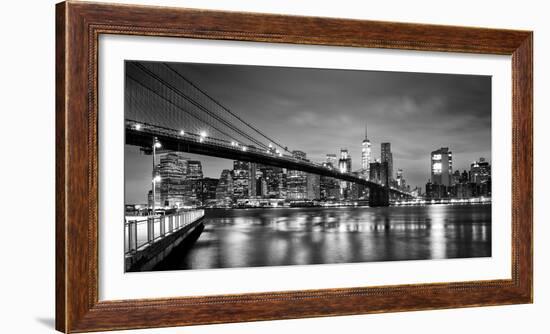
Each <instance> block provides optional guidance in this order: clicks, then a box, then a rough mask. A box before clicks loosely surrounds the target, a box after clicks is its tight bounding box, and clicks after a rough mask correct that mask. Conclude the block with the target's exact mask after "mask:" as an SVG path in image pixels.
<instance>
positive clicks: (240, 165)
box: [233, 160, 250, 199]
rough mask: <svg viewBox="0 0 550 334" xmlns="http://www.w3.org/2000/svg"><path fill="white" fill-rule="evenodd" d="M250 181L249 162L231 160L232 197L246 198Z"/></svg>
mask: <svg viewBox="0 0 550 334" xmlns="http://www.w3.org/2000/svg"><path fill="white" fill-rule="evenodd" d="M249 182H250V163H248V162H245V161H238V160H235V161H233V198H234V199H239V198H248V194H249V193H248V191H249Z"/></svg>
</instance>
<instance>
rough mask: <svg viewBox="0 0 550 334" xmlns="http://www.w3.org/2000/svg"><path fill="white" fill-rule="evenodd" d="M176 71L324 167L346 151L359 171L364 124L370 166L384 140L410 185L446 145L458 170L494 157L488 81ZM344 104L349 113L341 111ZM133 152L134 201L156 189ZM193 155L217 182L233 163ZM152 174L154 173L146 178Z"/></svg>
mask: <svg viewBox="0 0 550 334" xmlns="http://www.w3.org/2000/svg"><path fill="white" fill-rule="evenodd" d="M174 66H176V67H177V68H178V71H181V72H182V73H184V74H185V76H186V77H188V78H190V79H191V80H192V81H193V82H194V83H196V84H197V85H199V86H201V87H203V88H205V89H206V90H207V91H209V92H210V94H211V95H212V96H214V97H216V98H217V99H218V100H220V101H223V103H224V105H226V106H227V107H229V108H230V109H231V110H233V111H234V112H236V113H237V114H238V115H239V116H241V117H243V118H246V119H247V121H250V122H251V123H252V124H255V125H256V126H258V127H259V128H261V129H263V130H264V131H265V132H266V133H267V134H269V135H270V136H272V137H274V138H276V139H277V140H281V139H283V143H285V144H288V145H289V147H291V148H292V149H294V150H301V151H304V152H306V153H307V157H308V159H310V160H312V161H315V162H323V161H325V159H326V155H327V154H336V155H337V156H339V155H340V150H341V149H347V150H348V152H349V155H350V156H351V163H352V166H351V171H358V170H360V169H361V168H362V154H361V149H362V142H363V140H364V139H365V133H364V132H365V123H366V124H368V127H369V131H368V139H369V141H370V144H371V154H370V159H371V162H374V160H375V159H381V158H382V152H381V148H380V147H381V145H382V143H385V142H386V143H390V144H391V152H392V165H393V168H392V169H393V174H392V177H393V178H395V177H396V175H395V172H396V171H397V170H398V169H401V170H403V177H404V178H405V180H407V183H408V184H410V185H411V186H423V184H424V183H425V182H426V181H427V180H429V179H430V170H429V165H430V152H432V151H433V150H434V149H437V148H438V147H446V146H448V147H450V149H451V150H452V151H453V154H454V156H453V159H454V162H453V163H454V166H455V170H456V169H460V170H464V169H468V168H469V164H470V163H471V162H472V161H475V160H477V159H478V158H479V157H489V158H490V87H491V85H490V78H488V77H482V76H463V75H445V74H422V73H394V72H368V71H348V70H346V71H343V70H319V69H301V68H298V69H297V68H274V67H257V66H231V65H209V64H174ZM228 78H230V80H229V79H228ZM228 81H231V84H229V83H228ZM359 82H360V83H361V84H359ZM413 82H414V83H413ZM375 83H377V84H375ZM297 86H301V87H300V89H298V88H297ZM302 87H304V88H303V89H302ZM358 87H359V88H360V89H358ZM383 88H387V90H385V89H383ZM350 91H351V92H350ZM270 92H271V94H270ZM298 92H299V93H298ZM245 94H246V95H245ZM248 96H254V98H247V97H248ZM258 101H263V102H262V109H268V110H271V111H272V112H271V113H270V112H255V111H256V110H258V105H257V102H258ZM337 102H340V103H341V104H342V108H343V109H344V110H343V111H341V112H334V109H335V106H336V105H337ZM275 108H276V110H275ZM300 129H302V131H300ZM304 130H308V132H307V134H304ZM466 130H467V131H466ZM465 132H467V135H465ZM125 153H126V156H127V159H128V160H127V164H126V177H127V185H130V187H127V191H126V197H127V200H129V201H130V200H131V199H132V198H131V197H133V195H132V194H133V193H136V192H138V189H140V188H141V189H150V181H149V180H148V178H147V177H146V178H145V180H141V181H140V179H142V178H143V175H150V166H151V157H150V156H140V154H139V151H138V150H136V149H135V148H127V149H126V150H125ZM187 155H188V156H189V157H190V158H191V159H196V160H200V161H202V165H203V170H204V176H205V177H211V178H219V177H220V174H221V172H222V170H223V169H231V166H232V160H224V159H218V158H212V157H208V156H198V155H193V154H187ZM146 170H149V172H148V173H149V174H144V172H145V171H146ZM136 195H138V197H141V198H143V197H142V196H143V195H141V196H140V195H139V194H136ZM141 201H143V200H141ZM138 202H139V201H138Z"/></svg>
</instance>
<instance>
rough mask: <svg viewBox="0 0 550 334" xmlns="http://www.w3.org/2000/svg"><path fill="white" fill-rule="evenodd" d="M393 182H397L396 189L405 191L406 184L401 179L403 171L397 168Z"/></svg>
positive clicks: (402, 178)
mask: <svg viewBox="0 0 550 334" xmlns="http://www.w3.org/2000/svg"><path fill="white" fill-rule="evenodd" d="M395 180H396V181H397V187H399V189H401V190H405V187H406V184H405V178H404V177H403V169H401V168H399V169H398V170H397V174H396V177H395Z"/></svg>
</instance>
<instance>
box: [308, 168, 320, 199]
mask: <svg viewBox="0 0 550 334" xmlns="http://www.w3.org/2000/svg"><path fill="white" fill-rule="evenodd" d="M320 198H321V177H320V176H319V175H317V174H312V173H307V199H309V200H318V199H320Z"/></svg>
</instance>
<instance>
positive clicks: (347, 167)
mask: <svg viewBox="0 0 550 334" xmlns="http://www.w3.org/2000/svg"><path fill="white" fill-rule="evenodd" d="M338 170H339V171H340V173H351V154H349V151H348V149H346V148H343V149H341V150H340V159H339V160H338ZM350 186H351V185H350V183H349V182H347V181H340V195H341V196H342V197H344V198H347V197H348V192H349V190H350Z"/></svg>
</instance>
